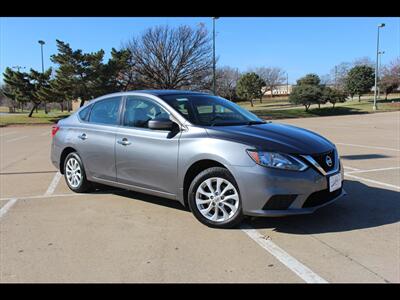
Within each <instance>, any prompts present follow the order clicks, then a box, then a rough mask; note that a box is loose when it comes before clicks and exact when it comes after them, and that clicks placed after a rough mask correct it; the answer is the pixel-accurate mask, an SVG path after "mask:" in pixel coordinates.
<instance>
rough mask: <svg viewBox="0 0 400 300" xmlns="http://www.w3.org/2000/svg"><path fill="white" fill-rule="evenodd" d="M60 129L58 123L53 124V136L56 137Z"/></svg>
mask: <svg viewBox="0 0 400 300" xmlns="http://www.w3.org/2000/svg"><path fill="white" fill-rule="evenodd" d="M59 129H60V127H59V126H58V125H53V127H51V137H54V136H55V135H56V133H57V131H58V130H59Z"/></svg>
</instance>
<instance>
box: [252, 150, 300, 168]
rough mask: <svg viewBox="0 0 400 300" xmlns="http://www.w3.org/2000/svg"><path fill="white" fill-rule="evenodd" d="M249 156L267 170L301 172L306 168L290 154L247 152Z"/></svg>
mask: <svg viewBox="0 0 400 300" xmlns="http://www.w3.org/2000/svg"><path fill="white" fill-rule="evenodd" d="M247 153H248V154H249V156H250V157H251V158H252V159H253V160H254V161H255V162H256V163H257V164H259V165H261V166H264V167H269V168H276V169H284V170H292V171H303V170H305V169H307V168H308V166H307V165H306V164H305V163H303V162H302V161H301V160H299V159H297V158H296V157H294V156H292V155H290V154H282V153H276V152H265V151H257V150H247Z"/></svg>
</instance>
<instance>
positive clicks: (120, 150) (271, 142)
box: [51, 91, 345, 216]
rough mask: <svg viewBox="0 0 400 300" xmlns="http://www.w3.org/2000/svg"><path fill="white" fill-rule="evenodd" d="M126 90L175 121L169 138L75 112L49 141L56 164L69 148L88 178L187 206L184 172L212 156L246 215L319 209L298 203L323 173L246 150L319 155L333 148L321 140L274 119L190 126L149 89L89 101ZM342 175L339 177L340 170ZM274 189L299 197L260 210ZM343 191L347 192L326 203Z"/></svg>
mask: <svg viewBox="0 0 400 300" xmlns="http://www.w3.org/2000/svg"><path fill="white" fill-rule="evenodd" d="M173 92H175V93H177V94H179V93H182V92H181V91H173ZM127 95H138V96H143V97H147V98H149V99H151V101H155V102H157V103H158V104H159V105H160V106H162V107H163V108H164V109H165V110H166V111H167V112H168V113H169V114H170V119H171V120H173V121H174V122H175V123H177V124H178V125H179V129H180V130H179V132H177V133H175V134H173V135H171V134H170V133H169V132H166V131H158V130H151V129H145V128H140V129H139V128H132V127H124V126H121V125H113V126H108V125H101V124H92V123H87V122H84V121H82V120H80V118H79V117H78V113H79V111H80V110H78V112H76V113H74V114H72V115H71V116H70V117H68V118H66V119H63V120H61V121H59V126H60V130H59V132H58V133H57V134H56V135H55V137H54V138H53V141H52V149H51V160H52V162H53V164H54V165H55V166H56V167H57V168H60V158H61V154H62V151H63V150H64V149H66V148H67V147H72V148H74V149H75V150H76V151H77V152H78V154H79V155H80V156H81V158H82V161H83V164H84V167H85V170H86V173H87V178H88V180H90V181H94V182H100V183H104V184H108V185H111V186H116V187H121V188H126V189H130V190H134V191H138V192H143V193H147V194H151V195H156V196H162V197H165V198H169V199H176V200H178V201H179V202H181V203H182V204H184V198H185V197H184V194H183V190H184V189H183V182H184V178H185V175H186V173H187V171H188V169H189V168H190V167H191V166H192V165H193V164H194V163H196V162H198V161H200V160H214V161H216V162H218V163H220V164H222V165H224V166H225V167H226V168H227V169H228V170H229V171H230V172H231V173H232V175H233V176H234V178H235V180H236V182H237V184H238V187H239V191H240V195H241V199H242V207H243V213H244V214H245V215H253V216H281V215H290V214H302V213H311V212H313V211H314V210H315V209H317V208H319V207H311V208H301V207H302V204H303V203H304V201H305V200H306V198H307V197H308V196H309V195H310V194H311V193H313V192H315V191H319V190H323V189H326V188H327V177H326V176H323V175H322V174H321V173H320V172H318V171H317V170H315V169H314V168H311V167H310V168H308V169H306V170H305V171H302V172H297V171H286V170H279V169H272V168H266V167H262V166H260V165H257V164H256V163H255V162H254V161H253V160H252V159H251V158H250V157H249V155H248V154H247V153H246V149H262V150H270V151H278V152H284V153H297V154H313V153H322V152H326V151H328V150H332V149H333V148H334V145H333V144H332V143H331V142H330V141H328V140H327V139H325V138H324V137H322V136H320V135H318V134H315V133H313V132H311V131H308V130H305V129H301V128H298V127H294V126H288V125H283V124H279V123H275V122H273V123H267V124H262V125H251V126H218V127H202V126H195V125H193V124H191V123H190V122H189V121H188V120H186V119H184V118H183V117H182V116H181V115H180V114H179V113H178V112H176V111H175V110H174V109H173V108H172V107H170V106H169V105H168V104H167V103H166V102H164V101H163V100H162V99H160V98H159V97H158V94H157V93H155V92H151V91H141V92H125V93H115V94H111V95H106V96H103V97H100V98H98V99H95V100H92V101H90V102H91V103H94V102H96V101H101V100H103V99H107V98H111V97H115V96H121V97H125V96H127ZM83 133H86V135H87V139H85V140H82V139H80V138H79V137H78V136H80V135H82V134H83ZM122 138H127V139H128V140H129V141H130V142H131V144H129V145H126V146H124V145H121V144H118V143H117V141H118V140H121V139H122ZM340 172H341V173H342V175H343V168H340ZM342 178H343V176H342ZM274 194H298V195H299V196H298V197H297V198H296V201H294V202H293V203H292V205H291V206H290V207H289V209H288V210H283V211H279V210H278V211H277V210H275V211H272V210H268V211H267V210H262V209H261V208H262V207H263V206H264V204H265V203H266V201H267V200H268V199H269V197H270V196H272V195H274ZM343 195H345V192H344V190H343V192H342V194H341V195H339V196H338V197H337V198H335V199H333V200H332V201H331V202H333V201H335V200H336V199H338V198H340V197H341V196H343ZM329 203H330V202H329ZM329 203H325V204H324V205H326V204H329ZM321 206H323V205H321Z"/></svg>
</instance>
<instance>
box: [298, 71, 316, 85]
mask: <svg viewBox="0 0 400 300" xmlns="http://www.w3.org/2000/svg"><path fill="white" fill-rule="evenodd" d="M320 83H321V79H320V78H319V76H318V75H317V74H313V73H310V74H307V75H306V76H304V77H302V78H300V79H298V80H297V85H315V86H317V85H319V84H320Z"/></svg>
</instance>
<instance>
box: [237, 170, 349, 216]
mask: <svg viewBox="0 0 400 300" xmlns="http://www.w3.org/2000/svg"><path fill="white" fill-rule="evenodd" d="M231 171H232V173H233V175H234V177H235V178H236V182H237V184H238V186H239V190H240V195H241V199H242V208H243V213H244V215H247V216H269V217H278V216H287V215H299V214H310V213H313V212H314V211H315V210H317V209H318V208H321V207H323V206H326V205H328V204H330V203H332V202H334V201H336V200H338V199H339V198H341V197H343V196H345V195H346V194H347V193H346V192H345V191H344V189H343V187H342V188H341V190H340V191H337V192H336V193H335V192H333V193H329V192H325V191H326V190H327V189H328V177H327V176H324V175H322V174H321V173H320V172H318V171H317V170H316V169H314V168H313V167H309V168H308V169H307V170H305V171H302V172H297V171H287V170H279V169H271V168H265V167H262V166H259V165H256V164H255V165H254V166H252V167H242V166H233V167H232V170H231ZM339 172H341V173H342V186H343V175H344V174H343V173H344V172H343V168H342V167H341V166H340V169H339ZM332 175H334V174H332ZM279 195H291V196H293V198H294V199H293V200H292V201H290V204H289V205H288V206H287V207H286V208H285V209H279V205H278V206H276V207H275V208H274V209H269V208H266V207H271V205H267V203H268V201H272V200H271V199H273V198H272V197H274V196H275V197H276V196H279ZM311 198H313V199H312V201H310V200H311ZM316 198H317V199H316ZM318 198H321V199H318ZM307 199H308V200H307ZM277 202H278V203H279V200H278V201H277ZM310 203H311V205H310Z"/></svg>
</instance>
